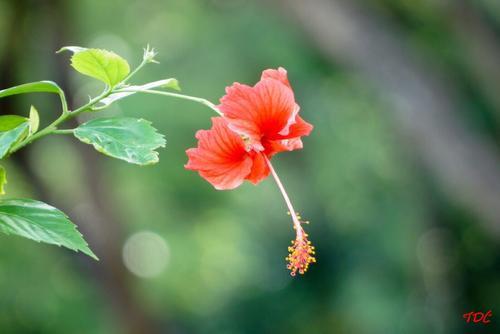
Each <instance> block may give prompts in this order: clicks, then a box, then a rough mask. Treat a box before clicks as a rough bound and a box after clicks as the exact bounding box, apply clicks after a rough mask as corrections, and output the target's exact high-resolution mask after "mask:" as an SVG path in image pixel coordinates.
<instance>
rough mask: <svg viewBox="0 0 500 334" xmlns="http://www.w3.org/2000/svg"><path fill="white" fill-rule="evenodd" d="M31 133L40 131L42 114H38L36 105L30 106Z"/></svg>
mask: <svg viewBox="0 0 500 334" xmlns="http://www.w3.org/2000/svg"><path fill="white" fill-rule="evenodd" d="M29 125H30V134H33V133H35V132H37V131H38V127H39V126H40V116H39V115H38V111H37V110H36V108H35V107H33V106H31V108H30V118H29Z"/></svg>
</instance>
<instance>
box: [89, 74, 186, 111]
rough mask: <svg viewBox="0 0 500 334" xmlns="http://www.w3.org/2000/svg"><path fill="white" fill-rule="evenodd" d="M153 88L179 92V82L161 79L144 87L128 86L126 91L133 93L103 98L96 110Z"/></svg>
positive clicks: (122, 93) (119, 93) (121, 93)
mask: <svg viewBox="0 0 500 334" xmlns="http://www.w3.org/2000/svg"><path fill="white" fill-rule="evenodd" d="M154 88H170V89H175V90H181V89H180V87H179V81H177V79H174V78H169V79H163V80H158V81H153V82H150V83H147V84H144V85H140V86H128V87H125V88H124V89H126V90H127V91H133V92H118V93H113V94H111V95H110V96H108V97H105V98H104V99H102V100H101V101H99V103H100V105H99V106H98V107H97V108H96V109H98V110H100V109H102V108H106V107H108V106H109V105H110V104H112V103H113V102H116V101H118V100H121V99H123V98H125V97H127V96H130V95H133V94H135V93H137V92H140V91H144V90H148V89H154Z"/></svg>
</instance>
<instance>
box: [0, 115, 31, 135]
mask: <svg viewBox="0 0 500 334" xmlns="http://www.w3.org/2000/svg"><path fill="white" fill-rule="evenodd" d="M27 120H28V119H27V118H26V117H21V116H17V115H5V116H0V132H5V131H9V130H12V129H14V128H16V127H18V126H19V125H21V124H22V123H24V122H26V121H27Z"/></svg>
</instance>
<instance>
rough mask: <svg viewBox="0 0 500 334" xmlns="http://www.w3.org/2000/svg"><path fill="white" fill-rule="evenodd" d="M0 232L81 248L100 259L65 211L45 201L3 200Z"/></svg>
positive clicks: (0, 213)
mask: <svg viewBox="0 0 500 334" xmlns="http://www.w3.org/2000/svg"><path fill="white" fill-rule="evenodd" d="M0 231H1V232H3V233H6V234H15V235H18V236H21V237H24V238H28V239H31V240H35V241H38V242H45V243H48V244H52V245H58V246H64V247H66V248H69V249H71V250H74V251H81V252H82V253H84V254H87V255H88V256H90V257H92V258H94V259H96V260H97V256H95V254H94V253H93V252H92V251H91V250H90V248H89V247H88V245H87V243H86V242H85V240H84V239H83V237H82V235H81V234H80V232H78V230H77V229H76V225H75V224H73V223H72V222H71V221H70V220H69V219H68V217H67V216H66V215H65V214H64V213H63V212H62V211H60V210H58V209H56V208H54V207H52V206H50V205H48V204H45V203H43V202H39V201H35V200H32V199H8V200H0Z"/></svg>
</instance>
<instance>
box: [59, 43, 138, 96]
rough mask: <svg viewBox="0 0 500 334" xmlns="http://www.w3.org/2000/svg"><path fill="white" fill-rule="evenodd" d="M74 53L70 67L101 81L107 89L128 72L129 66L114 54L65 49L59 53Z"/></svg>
mask: <svg viewBox="0 0 500 334" xmlns="http://www.w3.org/2000/svg"><path fill="white" fill-rule="evenodd" d="M64 50H69V51H72V52H74V54H73V56H72V57H71V66H73V68H74V69H75V70H77V71H78V72H80V73H82V74H84V75H88V76H89V77H92V78H94V79H97V80H101V81H102V82H104V83H105V84H107V85H108V86H109V87H114V86H116V85H117V84H118V83H120V82H121V81H122V80H123V79H125V77H126V76H127V75H128V74H129V72H130V66H129V64H128V63H127V61H126V60H125V59H123V58H122V57H120V56H118V55H117V54H116V53H114V52H111V51H107V50H102V49H85V48H79V47H65V48H62V49H61V50H59V51H64Z"/></svg>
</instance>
